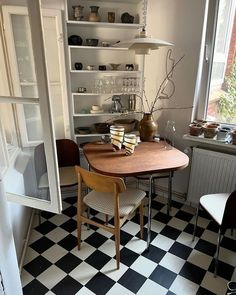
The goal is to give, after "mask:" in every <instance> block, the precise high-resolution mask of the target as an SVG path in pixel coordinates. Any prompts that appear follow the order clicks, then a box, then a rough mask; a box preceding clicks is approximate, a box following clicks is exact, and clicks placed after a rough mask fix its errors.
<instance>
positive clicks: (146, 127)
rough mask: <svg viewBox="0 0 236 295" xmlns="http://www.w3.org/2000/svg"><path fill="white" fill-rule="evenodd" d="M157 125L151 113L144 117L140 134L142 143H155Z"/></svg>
mask: <svg viewBox="0 0 236 295" xmlns="http://www.w3.org/2000/svg"><path fill="white" fill-rule="evenodd" d="M157 128H158V125H157V123H156V122H155V121H154V120H153V117H152V115H151V114H150V113H146V114H144V115H143V118H142V120H141V121H140V124H139V133H140V139H141V141H153V137H154V136H155V135H156V134H157Z"/></svg>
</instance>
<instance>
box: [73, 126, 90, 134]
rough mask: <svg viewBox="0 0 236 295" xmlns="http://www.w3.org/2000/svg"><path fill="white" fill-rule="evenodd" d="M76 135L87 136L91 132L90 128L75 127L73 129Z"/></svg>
mask: <svg viewBox="0 0 236 295" xmlns="http://www.w3.org/2000/svg"><path fill="white" fill-rule="evenodd" d="M75 132H76V133H77V134H89V133H90V132H91V130H90V127H77V128H75Z"/></svg>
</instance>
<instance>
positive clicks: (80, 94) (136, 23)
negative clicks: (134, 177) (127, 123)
mask: <svg viewBox="0 0 236 295" xmlns="http://www.w3.org/2000/svg"><path fill="white" fill-rule="evenodd" d="M76 5H77V6H78V5H80V6H83V13H82V15H83V18H82V20H80V21H77V20H75V18H74V15H73V6H76ZM91 6H97V7H99V8H98V13H99V16H100V19H101V20H100V21H99V22H92V21H89V15H90V12H91ZM108 12H114V13H115V22H114V23H109V22H108ZM124 13H128V14H129V15H131V16H133V23H122V21H121V16H122V14H124ZM145 19H146V18H145V14H144V1H143V0H128V1H124V0H119V1H117V0H100V1H90V0H89V1H88V0H86V1H78V0H76V1H73V0H67V1H66V31H67V39H68V38H69V37H70V36H72V35H77V36H79V37H80V38H82V44H80V45H74V44H71V43H70V44H69V42H68V46H67V50H68V56H67V57H68V73H67V74H68V84H69V89H70V91H69V100H70V101H69V103H70V111H71V117H72V120H71V126H72V134H74V138H75V139H76V140H77V143H78V144H80V143H83V142H87V141H92V140H93V141H94V140H98V139H100V138H101V135H102V134H100V133H98V132H97V131H96V130H95V126H94V124H95V123H100V122H112V121H113V119H115V118H117V116H121V115H122V116H123V113H125V117H128V118H136V119H140V114H139V111H140V110H141V107H142V103H141V93H142V85H143V69H142V64H143V57H138V58H137V56H135V54H134V52H133V51H129V50H127V49H125V48H117V47H113V45H114V44H115V43H117V42H119V41H123V40H127V39H132V38H134V36H135V35H136V34H138V33H139V31H140V30H141V28H142V27H143V21H145ZM86 39H98V44H97V46H87V42H86ZM104 42H105V43H104ZM107 45H108V46H107ZM75 63H81V64H82V69H80V70H77V69H76V67H75ZM81 64H80V66H81ZM112 64H115V65H119V66H118V67H117V68H116V69H114V67H115V66H113V65H112ZM127 65H133V66H134V68H133V70H131V69H132V66H131V69H130V68H129V67H128V66H127ZM91 68H92V69H91ZM104 68H105V70H104ZM134 95H135V102H136V103H135V109H134V107H133V106H132V107H131V106H130V99H133V98H134ZM114 100H120V102H121V104H118V108H115V106H117V104H116V103H115V102H114ZM93 105H96V106H99V107H100V108H101V110H98V111H96V110H95V111H93V110H92V106H93ZM91 110H92V111H91ZM83 127H88V128H89V129H88V130H87V129H86V128H85V130H84V129H83ZM81 128H82V129H81Z"/></svg>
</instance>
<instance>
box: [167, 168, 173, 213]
mask: <svg viewBox="0 0 236 295" xmlns="http://www.w3.org/2000/svg"><path fill="white" fill-rule="evenodd" d="M171 200H172V172H170V175H169V179H168V201H167V215H168V216H169V215H170V209H171Z"/></svg>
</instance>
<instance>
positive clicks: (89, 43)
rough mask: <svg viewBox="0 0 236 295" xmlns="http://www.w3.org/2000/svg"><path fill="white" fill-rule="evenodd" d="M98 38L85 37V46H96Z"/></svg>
mask: <svg viewBox="0 0 236 295" xmlns="http://www.w3.org/2000/svg"><path fill="white" fill-rule="evenodd" d="M98 41H99V40H98V39H89V38H88V39H86V45H87V46H98Z"/></svg>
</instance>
